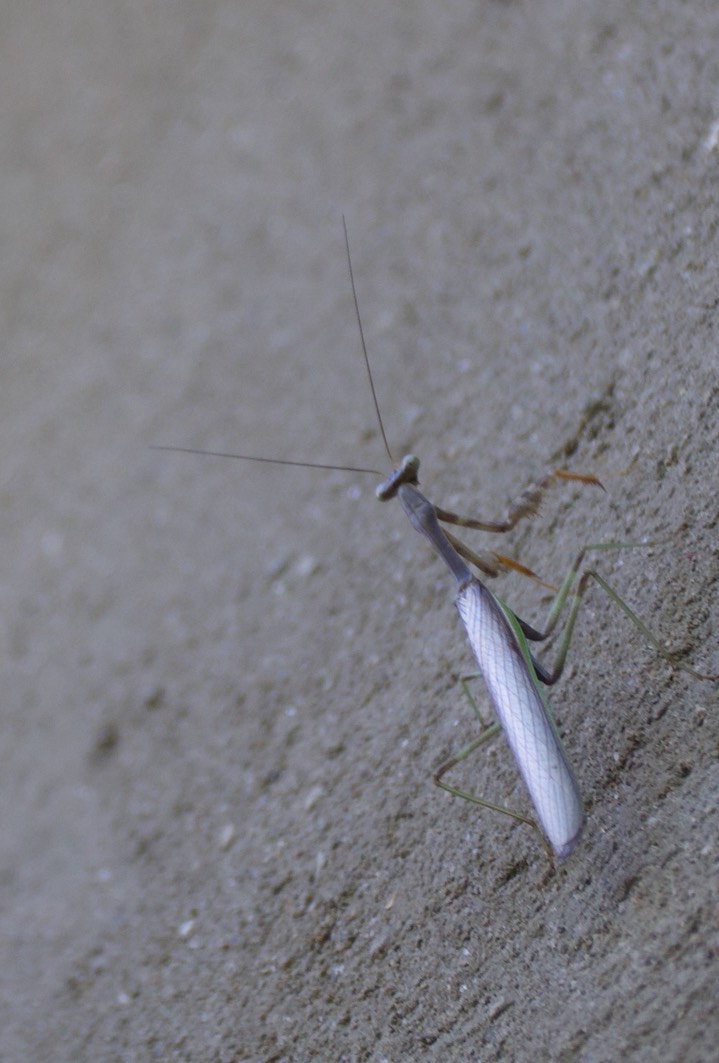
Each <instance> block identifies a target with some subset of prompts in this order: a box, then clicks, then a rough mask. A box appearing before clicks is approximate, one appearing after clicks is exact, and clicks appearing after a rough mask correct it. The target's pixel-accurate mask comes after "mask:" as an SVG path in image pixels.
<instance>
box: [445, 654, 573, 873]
mask: <svg viewBox="0 0 719 1063" xmlns="http://www.w3.org/2000/svg"><path fill="white" fill-rule="evenodd" d="M479 674H480V673H479V672H477V673H475V674H474V675H471V676H466V677H465V678H463V679H462V687H463V688H464V692H465V694H466V696H467V700H468V701H469V703H470V705H471V706H472V711H473V712H474V714H475V716H476V717H477V719H478V720H479V722H480V725H481V727H482V733H481V734H480V735H478V737H477V738H474V739H472V741H471V742H468V743H467V745H466V746H463V747H462V749H460V750H459V752H458V753H455V754H454V755H453V756H451V757H450V758H449V759H448V760H446V761H445V762H444V763H443V764H441V765H440V767H439V768H437V770H436V771H435V772H434V774H433V775H432V782H433V783H434V784H435V786H439V788H440V789H441V790H446V791H447V793H448V794H452V796H453V797H461V798H462V800H463V801H471V803H472V804H473V805H479V806H480V807H481V808H488V809H489V810H490V811H491V812H499V813H500V815H503V816H509V817H510V818H511V819H515V820H517V821H518V822H519V823H526V824H527V825H528V826H529V827H531V828H532V830H534V831H535V832H536V833H537V834H538V835H539V838H540V839H541V842H542V845H543V847H544V848H545V849H546V851H547V853H548V855H549V859H550V862H551V863H552V866H553V865H554V857H553V855H552V852H551V849H550V848H549V846H548V845H547V842H546V840H545V838H544V835H543V834H542V832H541V831H540V829H539V827H538V826H537V824H536V823H535V822H534V820H533V819H531V818H530V817H529V816H523V815H522V814H521V812H515V811H514V810H513V809H511V808H505V807H504V805H498V804H496V803H495V802H493V801H487V800H486V799H485V798H483V797H476V796H475V795H474V794H469V793H467V792H466V791H465V790H460V789H459V788H458V787H457V786H450V784H449V783H446V782H444V781H443V776H444V775H446V773H447V772H448V771H451V770H452V768H455V767H456V766H457V765H458V764H460V763H461V762H462V761H463V760H465V758H466V757H469V756H471V754H472V753H474V751H475V750H477V749H479V748H480V746H483V745H484V744H485V742H490V741H491V740H492V739H493V738H496V736H497V735H498V734H499V733H500V731H501V727H500V726H499V724H498V723H491V724H488V723H487V722H486V721H485V719H484V717H483V716H482V714H481V712H480V711H479V707H478V705H477V702H476V701H475V699H474V697H473V696H472V692H471V691H470V689H469V685H468V679H475V678H478V677H479Z"/></svg>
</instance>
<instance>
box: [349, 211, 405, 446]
mask: <svg viewBox="0 0 719 1063" xmlns="http://www.w3.org/2000/svg"><path fill="white" fill-rule="evenodd" d="M342 228H343V229H344V231H345V247H346V248H347V265H348V266H349V271H350V284H351V285H352V298H353V299H354V301H355V313H356V315H357V324H358V325H359V334H360V339H361V340H362V353H363V354H364V364H365V366H366V367H367V377H368V379H369V386H370V388H371V390H372V400H373V402H374V408H375V410H376V411H377V420H378V422H379V429H380V432H381V433H382V439H383V441H384V449H385V450H386V451H387V457H388V458H389V460H390V461H391V462H392V464H393V465H394V463H395V461H394V458H393V457H392V451H391V450H390V449H389V443H388V442H387V435H386V433H385V430H384V422H383V421H382V414H381V413H380V412H379V402H378V401H377V392H376V391H375V389H374V380H373V379H372V370H371V369H370V364H369V356H368V354H367V344H366V343H365V338H364V329H363V328H362V318H361V317H360V309H359V303H358V302H357V289H356V288H355V277H354V273H353V271H352V256H351V255H350V240H349V236H348V235H347V222H346V221H345V216H344V214H343V215H342Z"/></svg>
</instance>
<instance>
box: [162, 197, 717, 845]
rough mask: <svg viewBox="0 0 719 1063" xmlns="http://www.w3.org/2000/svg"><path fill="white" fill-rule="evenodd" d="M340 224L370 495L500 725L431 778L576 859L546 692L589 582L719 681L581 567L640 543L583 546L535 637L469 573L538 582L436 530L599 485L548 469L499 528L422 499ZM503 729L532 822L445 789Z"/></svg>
mask: <svg viewBox="0 0 719 1063" xmlns="http://www.w3.org/2000/svg"><path fill="white" fill-rule="evenodd" d="M342 221H343V229H344V237H345V247H346V253H347V262H348V267H349V275H350V283H351V287H352V295H353V299H354V306H355V313H356V319H357V324H358V328H359V334H360V340H361V347H362V352H363V356H364V362H365V367H366V371H367V376H368V380H369V385H370V390H371V394H372V399H373V403H374V407H375V411H376V416H377V420H378V424H379V427H380V431H381V436H382V440H383V442H384V447H385V450H386V452H387V455H388V457H389V459H390V461H391V462H392V464H393V466H394V467H393V471H392V473H391V474H390V475H389V476H388V477H387V478H386V479H385V480H384V481H383V482H382V483H381V484H380V485H379V486H378V488H377V490H376V494H377V497H378V498H379V499H380V500H381V501H389V500H391V499H393V498H397V499H398V500H399V502H400V504H401V505H402V507H403V509H404V511H405V513H406V515H407V517H408V519H409V521H410V523H411V524H412V526H413V527H414V528H415V530H416V531H418V532H419V533H420V534H421V535H422V536H423V537H424V538H425V539H426V540H427V541H428V542H429V544H430V545H431V547H432V549H433V550H434V551H435V553H436V554H437V555H438V556H439V557H440V558H441V560H442V561H443V562H444V563H445V564H446V565H447V567H448V568H449V570H450V572H451V574H452V575H453V577H454V578H455V581H456V584H457V596H456V599H455V604H456V607H457V611H458V613H459V616H460V619H461V621H462V624H463V626H464V629H465V633H466V635H467V638H468V641H469V643H470V646H471V649H472V651H473V653H474V655H475V658H476V660H477V664H478V666H479V670H480V673H481V674H482V676H483V677H484V680H485V683H486V685H487V688H488V691H489V694H490V698H491V701H492V703H493V705H494V709H495V712H496V715H497V721H498V722H497V723H495V724H492V725H483V729H482V731H481V733H480V734H479V735H478V736H477V737H476V738H475V739H473V740H472V741H471V742H470V743H469V744H468V745H466V746H465V747H464V748H463V749H461V750H460V751H459V752H458V753H457V754H455V755H454V756H452V757H450V758H449V759H448V760H446V761H445V762H444V763H443V764H442V765H441V766H440V767H439V768H438V769H437V770H436V771H435V772H434V775H433V780H434V782H435V783H436V785H438V786H439V787H440V788H442V789H444V790H446V791H447V792H449V793H450V794H452V795H454V796H456V797H460V798H463V799H465V800H468V801H470V802H473V803H474V804H476V805H479V806H482V807H484V808H487V809H490V810H493V811H497V812H501V813H503V814H505V815H508V816H510V817H512V818H514V819H515V820H518V821H520V822H523V823H526V824H528V825H529V826H531V827H532V828H533V829H534V830H535V831H536V832H537V834H538V835H539V837H540V838H541V840H542V842H543V844H544V846H545V848H546V850H547V853H548V855H549V857H550V861H551V860H553V859H554V858H556V859H557V860H560V861H561V860H564V859H566V857H568V856H569V855H570V853H571V852H572V851H573V849H574V848H575V846H576V844H577V842H578V840H579V838H580V836H581V833H582V830H583V827H584V810H583V804H582V798H581V793H580V787H579V783H578V781H577V777H576V774H575V772H574V770H573V768H572V766H571V764H570V761H569V758H568V756H567V753H566V751H565V749H564V746H563V744H562V740H561V738H560V736H559V732H558V730H557V727H556V724H555V722H554V718H553V716H552V712H551V709H550V706H549V703H548V701H547V698H546V696H545V694H544V690H543V687H544V686H551V685H552V684H554V683H555V682H556V681H557V680H558V679H559V677H560V675H561V674H562V670H563V667H564V663H565V660H566V656H567V652H568V649H569V644H570V641H571V637H572V632H573V629H574V625H575V621H576V618H577V614H578V611H579V607H580V604H581V601H582V598H583V595H584V593H585V592H586V590H587V587H588V586H589V584H590V582H595V583H596V584H597V585H598V586H599V587H601V588H602V590H604V591H605V593H606V594H607V595H608V596H609V598H610V599H611V600H612V601H613V602H615V603H616V604H617V605H618V606H619V607H620V609H622V611H623V612H624V613H625V615H626V616H627V617H628V618H629V619H630V620H631V621H632V623H633V624H634V625H635V627H636V628H637V629H638V630H639V631H640V632H641V634H642V635H643V636H644V637H645V638H646V639H647V640H648V641H649V642H650V644H651V645H652V646H653V647H654V648H655V650H656V651H657V653H658V654H659V655H660V656H662V657H663V658H664V659H665V660H667V661H668V662H669V663H670V664H671V666H672V667H673V668H676V669H681V670H682V671H685V672H688V673H689V674H690V675H692V676H694V677H695V678H697V679H700V680H706V681H712V682H713V681H717V680H719V675H713V674H704V673H701V672H698V671H696V670H695V669H694V668H692V667H691V666H689V665H687V664H686V663H685V662H683V661H680V660H678V659H676V658H675V657H674V656H673V655H672V654H671V653H670V652H669V651H667V650H666V649H665V648H664V647H663V646H662V645H661V643H660V642H659V641H658V640H657V639H656V638H655V637H654V635H652V633H651V632H650V631H649V629H648V628H647V626H646V625H645V624H644V622H643V621H642V620H641V619H640V618H639V617H638V616H637V615H636V614H635V613H634V612H633V610H631V609H630V608H629V606H628V605H627V604H626V603H625V602H624V601H623V600H622V599H621V598H620V597H619V595H618V594H617V593H616V592H615V591H614V590H613V589H612V588H611V587H610V586H609V584H608V583H607V582H606V581H605V580H604V579H603V577H602V576H601V575H600V574H599V573H598V572H596V571H595V570H594V569H591V568H584V567H583V565H584V561H585V558H586V556H587V554H588V553H590V552H592V551H601V550H612V549H620V548H625V547H632V546H642V545H647V544H644V543H595V544H591V545H588V546H586V547H584V549H583V550H582V551H580V553H579V554H578V555H577V557H576V558H575V560H574V562H573V563H572V565H571V566H570V569H569V571H568V572H567V575H566V576H565V578H564V581H563V582H562V584H561V586H560V588H559V590H558V592H557V594H556V597H555V599H554V602H553V604H552V606H551V608H550V610H549V614H548V617H547V622H546V625H545V627H544V630H542V631H538V630H536V629H535V628H533V627H532V626H531V625H530V624H527V623H526V622H525V621H524V620H522V619H520V618H519V617H518V616H517V614H516V613H515V612H514V611H513V610H512V609H510V608H509V607H508V606H507V605H506V604H505V603H504V602H503V601H502V599H501V598H499V597H497V596H496V595H495V594H493V593H492V591H490V589H489V588H488V587H487V586H486V585H485V583H483V582H482V580H481V579H480V578H479V577H478V576H477V575H476V574H475V573H474V572H473V571H472V569H471V568H470V564H471V565H473V566H474V568H475V569H477V570H478V571H479V572H481V573H482V574H483V575H484V576H487V577H490V576H493V575H496V573H497V571H498V570H499V569H500V568H508V567H509V568H514V569H517V570H518V571H520V572H522V573H524V574H526V575H529V576H531V577H534V578H536V577H535V576H534V573H532V572H531V571H530V570H529V569H527V568H525V566H523V565H521V564H520V563H518V562H516V561H513V560H512V559H509V558H507V557H504V556H503V555H501V554H494V555H492V559H489V558H487V557H486V556H483V555H480V554H478V553H476V552H474V551H473V550H471V549H469V547H467V546H466V545H465V544H464V543H462V542H461V541H460V540H459V539H458V538H457V537H456V536H455V535H454V534H452V533H451V532H449V530H448V529H447V528H446V527H443V526H442V525H446V524H451V525H453V526H460V527H466V528H472V529H477V530H480V531H485V532H490V533H496V534H501V533H504V532H508V531H510V530H511V529H513V528H514V527H516V525H517V524H518V523H519V522H520V521H521V520H523V519H525V518H526V517H528V516H531V515H532V514H534V513H536V512H537V509H538V505H539V502H540V499H541V497H542V495H543V493H544V491H545V490H546V489H547V488H548V487H549V485H550V483H552V482H553V481H555V480H565V481H567V480H568V481H576V482H580V483H584V484H589V485H595V486H599V487H601V486H602V485H601V484H600V483H599V481H598V480H597V478H596V477H594V476H591V475H586V474H580V473H573V472H569V471H568V470H566V469H555V470H553V471H552V472H550V473H548V474H547V475H546V476H545V477H543V479H541V480H540V481H539V482H538V483H536V484H534V485H532V487H530V488H529V489H528V490H527V491H525V492H524V493H523V494H522V495H521V496H520V497H519V499H517V501H516V502H515V503H514V504H513V505H512V506H511V507H510V509H509V511H508V513H507V515H506V517H505V518H504V519H503V520H501V521H485V520H481V519H479V518H467V517H462V516H459V515H458V514H455V513H452V512H450V511H448V510H444V509H442V508H440V507H439V506H436V505H434V504H433V503H432V502H430V501H429V500H428V499H427V498H426V497H425V496H424V495H423V494H422V493H421V492H420V490H419V476H418V473H419V459H418V458H416V457H415V456H414V455H406V456H405V457H404V458H403V459H402V461H401V462H400V463H399V464H395V463H394V460H393V458H392V453H391V450H390V447H389V443H388V440H387V436H386V433H385V429H384V424H383V421H382V416H381V413H380V408H379V402H378V399H377V395H376V391H375V386H374V381H373V377H372V371H371V367H370V362H369V356H368V353H367V345H366V342H365V337H364V330H363V327H362V319H361V316H360V311H359V302H358V298H357V290H356V286H355V280H354V273H353V269H352V259H351V255H350V248H349V238H348V235H347V226H346V223H345V219H344V217H343V219H342ZM155 449H160V450H174V451H181V452H185V453H193V454H196V453H199V454H204V455H209V456H215V457H231V458H236V459H241V460H246V461H260V462H269V463H272V464H282V465H290V466H298V465H299V466H305V467H310V468H319V469H339V470H342V471H353V472H361V473H373V474H376V475H379V473H377V472H376V470H373V469H358V468H355V467H348V466H337V465H325V464H320V463H317V462H303V461H278V460H276V459H273V458H267V457H258V456H255V455H249V454H228V453H225V452H218V451H204V450H197V449H195V448H190V447H175V446H160V447H156V448H155ZM565 606H566V608H567V616H566V619H565V621H564V624H563V627H562V628H561V637H560V640H559V647H558V653H557V659H556V662H555V665H554V668H553V669H552V670H551V671H547V670H546V669H545V668H544V666H543V665H541V664H540V663H539V662H538V661H537V660H536V659H535V657H534V656H533V655H532V653H531V650H530V648H529V643H536V642H542V641H544V640H545V639H547V638H548V637H549V636H550V635H551V634H552V633H553V632H554V631H555V630H556V629H557V627H558V624H559V621H560V618H561V617H562V615H563V613H564V610H565ZM500 729H501V730H502V731H503V733H504V735H505V737H506V739H507V742H508V744H509V746H510V749H511V751H512V754H513V756H514V759H515V762H516V764H517V767H518V769H519V772H520V775H521V777H522V780H523V782H524V785H525V788H526V790H527V793H528V795H529V798H530V801H531V803H532V806H533V809H534V816H528V815H524V814H522V813H519V812H516V811H513V810H511V809H508V808H505V807H503V806H501V805H499V804H496V803H494V802H492V801H489V800H486V799H485V798H482V797H477V796H475V795H472V794H469V793H467V792H466V791H464V790H461V789H459V788H457V787H455V786H453V785H451V784H450V783H448V782H447V781H445V775H447V773H448V772H449V771H450V770H451V769H452V768H454V767H455V766H456V765H457V764H459V763H460V762H461V761H463V760H464V759H465V758H466V757H468V756H469V755H470V754H471V753H473V752H474V751H475V750H477V749H478V748H479V747H480V746H481V745H483V744H484V743H485V742H486V741H488V740H489V739H490V738H492V737H493V736H494V735H495V734H496V733H497V732H498V731H499V730H500Z"/></svg>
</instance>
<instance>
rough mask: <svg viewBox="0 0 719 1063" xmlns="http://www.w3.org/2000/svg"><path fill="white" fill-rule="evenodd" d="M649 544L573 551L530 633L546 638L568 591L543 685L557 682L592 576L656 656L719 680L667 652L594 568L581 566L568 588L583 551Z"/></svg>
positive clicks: (619, 546) (680, 668)
mask: <svg viewBox="0 0 719 1063" xmlns="http://www.w3.org/2000/svg"><path fill="white" fill-rule="evenodd" d="M653 545H656V544H655V543H592V544H591V545H589V546H585V547H584V549H583V550H582V551H581V552H580V553H579V554H578V555H577V558H576V559H575V561H574V562H573V564H572V566H571V568H570V569H569V572H568V573H567V575H566V576H565V578H564V581H563V582H562V586H561V587H560V588H559V592H558V594H557V596H556V598H555V599H554V601H553V603H552V605H551V607H550V610H549V613H548V616H547V622H546V625H545V627H544V630H543V631H542V632H541V633H540V632H536V633H535V635H533V636H531V637H532V638H535V641H536V640H542V639H546V638H548V637H549V636H550V635H551V634H552V632H553V631H554V629H555V627H556V626H557V622H558V620H559V617H560V616H561V613H562V611H563V609H564V606H565V604H566V601H567V598H568V597H569V595H570V592H571V601H570V604H569V613H568V615H567V619H566V621H565V623H564V626H563V627H562V634H561V639H560V641H559V646H558V649H557V657H556V660H555V663H554V668H553V670H552V671H551V672H550V673H548V674H547V675H543V676H542V677H541V681H542V682H543V683H546V684H547V685H550V686H551V685H552V684H553V683H556V682H557V680H558V679H559V677H560V676H561V674H562V670H563V668H564V663H565V661H566V658H567V652H568V650H569V643H570V642H571V638H572V633H573V631H574V625H575V623H576V619H577V613H578V612H579V606H580V605H581V601H582V597H583V596H584V593H585V591H586V589H587V586H588V585H589V581H590V580H594V581H595V583H597V584H598V585H599V586H600V587H601V588H602V590H603V591H604V592H605V594H606V595H607V596H608V597H609V598H610V599H611V600H612V601H613V602H615V604H616V605H618V606H619V608H620V609H621V610H622V612H623V613H624V614H625V615H626V616H627V617H628V618H629V619H630V620H631V622H632V623H633V624H634V626H635V627H636V629H637V630H638V631H639V633H640V634H641V635H643V636H644V638H645V639H646V641H647V642H648V643H649V644H650V646H652V647H653V648H654V649H655V650H656V652H657V653H658V654H659V656H660V657H663V658H664V660H665V661H667V663H668V664H669V665H671V667H672V668H674V669H676V670H677V671H682V672H688V674H689V675H691V676H694V678H695V679H701V680H703V681H707V682H716V681H717V680H719V674H716V675H714V674H707V673H704V672H699V671H697V670H696V669H695V668H692V667H691V665H688V664H685V662H684V661H681V660H679V659H678V658H677V656H676V655H675V654H673V653H671V651H670V650H667V649H666V648H665V647H664V646H662V644H661V642H660V641H659V640H658V639H657V637H656V636H655V635H653V634H652V632H651V631H650V630H649V628H648V627H647V625H646V624H645V623H644V621H643V620H642V619H641V617H639V616H637V614H636V613H635V612H634V611H633V609H630V608H629V606H628V605H627V603H626V602H625V601H624V599H623V598H620V596H619V595H618V594H617V592H616V591H615V590H614V589H613V588H612V587H610V586H609V584H608V583H607V581H606V580H605V579H604V578H603V577H602V576H600V575H599V573H598V572H595V571H594V569H585V571H584V572H582V575H581V577H580V580H579V583H578V584H577V586H576V589H575V590H573V591H572V585H573V583H574V581H575V579H576V577H577V574H578V572H579V569H580V567H581V565H582V562H583V561H584V558H585V556H586V555H587V553H589V551H590V550H622V549H636V548H637V547H641V546H644V547H646V546H653ZM537 636H538V638H537Z"/></svg>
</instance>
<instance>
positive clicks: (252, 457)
mask: <svg viewBox="0 0 719 1063" xmlns="http://www.w3.org/2000/svg"><path fill="white" fill-rule="evenodd" d="M150 450H176V451H179V452H180V454H204V455H205V456H206V457H208V458H236V459H237V460H238V461H263V462H265V464H267V465H295V466H296V467H297V468H300V469H333V470H334V471H335V472H366V473H371V474H372V476H381V475H382V473H381V472H379V471H378V470H377V469H358V468H357V466H356V465H323V464H321V463H320V462H317V461H287V459H286V458H260V457H258V456H257V455H256V454H228V453H226V452H225V451H221V450H200V449H199V448H197V447H168V446H162V445H160V444H155V445H151V446H150Z"/></svg>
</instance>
